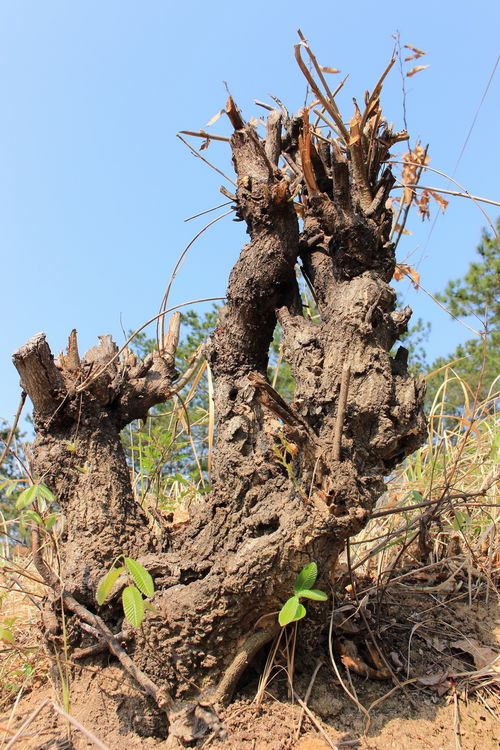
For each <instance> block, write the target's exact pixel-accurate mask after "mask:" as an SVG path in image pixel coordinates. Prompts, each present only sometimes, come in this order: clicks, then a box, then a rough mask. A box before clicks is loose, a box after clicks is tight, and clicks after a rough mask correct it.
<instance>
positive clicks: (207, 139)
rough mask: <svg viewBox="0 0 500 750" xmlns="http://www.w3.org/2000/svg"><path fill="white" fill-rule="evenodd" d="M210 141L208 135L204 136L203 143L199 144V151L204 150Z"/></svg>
mask: <svg viewBox="0 0 500 750" xmlns="http://www.w3.org/2000/svg"><path fill="white" fill-rule="evenodd" d="M211 143H212V141H211V139H210V138H208V137H207V138H205V140H204V141H203V143H202V144H201V146H200V151H205V149H207V148H208V147H209V146H210V144H211Z"/></svg>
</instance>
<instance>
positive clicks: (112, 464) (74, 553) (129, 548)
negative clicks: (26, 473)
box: [13, 321, 178, 603]
mask: <svg viewBox="0 0 500 750" xmlns="http://www.w3.org/2000/svg"><path fill="white" fill-rule="evenodd" d="M177 323H178V321H176V324H177ZM175 338H176V337H175V335H174V331H172V338H171V340H170V341H169V344H168V348H169V351H168V353H166V355H165V357H162V356H160V355H159V354H158V352H155V353H152V354H149V355H148V356H147V357H146V358H145V360H144V361H143V362H139V361H137V358H136V357H135V356H134V355H132V354H131V353H130V352H126V353H125V356H124V358H123V359H121V360H120V359H118V358H117V356H116V355H117V352H118V347H117V346H116V344H115V343H114V342H113V341H112V339H111V336H101V337H100V343H99V344H98V346H95V347H93V348H92V349H91V350H90V351H89V352H87V354H86V355H85V357H84V358H83V359H82V360H80V358H79V355H78V348H77V338H76V331H73V332H72V333H71V335H70V338H69V345H68V351H67V353H66V354H65V355H62V356H61V357H60V358H59V364H56V363H55V362H54V358H53V356H52V354H51V352H50V349H49V346H48V344H47V342H46V341H45V336H44V335H43V334H38V335H37V336H35V337H33V338H32V339H30V341H28V343H27V344H25V345H24V346H23V347H21V348H20V349H19V350H18V351H17V352H16V353H15V354H14V358H13V359H14V364H15V366H16V367H17V369H18V372H19V374H20V376H21V382H22V384H23V388H24V389H25V390H26V392H27V393H28V395H29V397H30V398H31V400H32V401H33V406H34V423H35V428H36V433H37V434H36V439H35V443H34V446H33V455H34V459H33V470H34V473H35V474H36V475H37V477H39V478H40V479H41V481H43V482H44V483H45V484H46V485H47V486H48V487H49V488H50V489H51V490H52V491H53V493H54V494H55V496H56V497H57V501H58V504H59V505H60V507H61V508H62V510H63V513H64V514H65V517H66V524H65V532H64V537H63V540H62V543H63V547H62V550H63V551H62V554H61V560H62V561H63V569H62V571H61V574H62V577H63V580H64V585H65V587H66V589H67V590H68V591H72V592H73V593H74V594H75V596H77V598H78V597H79V598H80V599H81V601H82V602H85V603H90V602H93V601H94V595H95V590H96V584H97V581H98V580H99V579H100V578H101V577H102V575H103V574H104V573H105V572H106V570H107V568H108V567H109V565H110V564H111V562H112V560H113V559H114V558H115V557H116V556H117V555H118V554H129V555H130V556H135V555H137V553H138V552H142V553H146V552H148V551H150V550H152V549H154V548H155V544H156V541H155V540H154V539H152V538H150V535H149V532H148V525H147V519H146V517H145V515H144V513H143V511H142V509H141V508H140V506H139V505H138V503H137V502H136V501H135V499H134V494H133V491H132V487H131V484H130V474H129V469H128V466H127V462H126V459H125V454H124V452H123V448H122V445H121V440H120V430H121V429H122V428H123V427H124V426H125V425H126V424H128V423H129V422H130V421H132V420H133V419H137V418H144V417H146V415H147V412H148V410H149V408H151V407H152V406H153V405H155V404H157V403H161V402H163V401H166V400H167V398H168V397H169V393H170V392H171V389H172V382H173V380H174V378H175V377H176V372H175V369H174V362H173V356H174V353H175V352H174V344H175ZM82 383H87V387H85V388H83V389H82V388H81V387H80V386H81V384H82Z"/></svg>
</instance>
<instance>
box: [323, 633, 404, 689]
mask: <svg viewBox="0 0 500 750" xmlns="http://www.w3.org/2000/svg"><path fill="white" fill-rule="evenodd" d="M335 646H336V648H337V651H338V652H339V654H340V660H341V662H342V664H343V665H344V667H346V668H347V669H350V670H351V671H352V672H355V673H356V674H359V675H361V676H362V677H368V678H369V679H370V680H388V679H390V677H391V673H390V671H389V670H388V669H373V667H370V666H369V665H368V664H366V662H364V661H363V659H361V657H360V656H358V649H357V647H356V644H355V643H354V642H353V641H348V640H347V639H345V638H339V639H338V640H336V641H335Z"/></svg>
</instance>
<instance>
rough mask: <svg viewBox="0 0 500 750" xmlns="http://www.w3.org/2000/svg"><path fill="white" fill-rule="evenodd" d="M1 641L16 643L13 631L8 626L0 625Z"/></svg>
mask: <svg viewBox="0 0 500 750" xmlns="http://www.w3.org/2000/svg"><path fill="white" fill-rule="evenodd" d="M0 641H3V642H4V643H14V636H13V635H12V631H11V630H9V629H8V628H4V627H2V626H1V625H0Z"/></svg>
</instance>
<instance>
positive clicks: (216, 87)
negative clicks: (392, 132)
mask: <svg viewBox="0 0 500 750" xmlns="http://www.w3.org/2000/svg"><path fill="white" fill-rule="evenodd" d="M297 27H301V28H302V30H303V32H304V34H305V35H306V36H307V37H308V39H309V41H310V43H311V45H312V47H313V49H314V50H315V52H316V54H317V56H318V58H319V59H320V62H322V63H323V64H325V65H330V66H335V67H338V68H341V69H342V72H343V73H350V79H349V81H348V83H347V84H346V86H345V87H344V92H343V93H342V96H341V97H340V104H341V106H342V109H343V111H344V117H345V118H346V119H347V118H348V117H350V116H351V107H352V103H351V97H352V96H356V97H357V98H358V99H360V100H361V99H362V96H363V92H364V90H365V89H366V88H371V87H372V86H373V85H374V83H375V82H376V80H377V78H378V76H379V74H380V72H381V71H382V70H383V68H384V67H385V65H386V63H387V61H388V59H389V57H390V55H391V51H392V48H393V39H392V38H391V35H392V34H393V33H394V32H395V31H396V30H399V32H400V34H401V41H402V43H409V44H412V45H414V46H416V47H419V48H421V49H423V50H426V51H427V53H428V54H427V56H426V58H424V60H422V62H423V63H424V64H428V65H429V66H430V67H429V68H428V69H427V70H425V71H424V72H422V73H419V74H418V75H416V76H414V77H413V78H408V79H406V86H407V111H408V124H409V129H410V132H411V134H412V136H413V138H417V137H418V138H421V139H422V141H424V142H425V143H427V142H428V143H430V154H431V157H432V166H434V167H435V168H437V169H440V170H442V171H444V172H447V173H452V172H453V171H454V168H455V164H456V161H457V158H458V156H459V153H460V151H461V149H462V146H463V144H464V141H465V139H466V136H467V133H468V131H469V128H470V126H471V123H472V121H473V118H474V115H475V113H476V110H477V108H478V105H479V103H480V100H481V97H482V94H483V92H484V89H485V86H486V84H487V81H488V78H489V76H490V74H491V71H492V69H493V66H494V64H495V61H496V58H497V56H498V53H499V43H498V29H499V28H500V5H499V4H498V3H495V2H493V0H489V1H488V2H483V1H482V0H477V2H475V3H473V4H470V3H465V2H460V1H458V2H457V0H454V2H451V1H448V0H439V1H438V2H435V1H434V2H427V0H423V1H421V2H419V3H411V4H410V3H390V4H386V5H385V6H384V5H381V4H380V3H378V4H377V3H373V2H366V0H361V1H360V2H357V3H355V4H353V3H338V2H335V3H333V2H328V0H325V1H324V2H323V3H303V2H295V0H289V1H288V2H281V1H280V0H267V1H266V2H262V0H254V1H253V2H251V3H235V2H220V1H219V0H213V1H212V2H209V3H207V2H197V1H194V2H193V1H191V2H185V3H181V2H170V1H169V0H163V1H162V2H160V1H159V0H143V2H139V1H138V0H136V1H135V2H131V1H129V0H106V2H102V0H101V1H100V2H97V1H94V0H72V2H68V0H45V2H40V0H33V1H31V2H30V1H28V0H1V1H0V96H1V100H2V117H1V118H0V253H1V258H2V291H1V294H2V335H1V337H0V363H1V364H0V368H1V369H0V372H1V386H2V387H1V388H0V416H3V417H6V418H8V419H9V418H11V415H12V414H13V413H14V412H15V410H16V406H17V402H18V399H19V388H18V383H17V381H18V378H17V373H16V371H15V370H14V367H13V366H12V364H11V354H12V352H13V351H14V350H15V349H16V348H17V347H19V346H20V345H22V344H23V343H24V342H25V341H26V340H27V339H28V338H29V337H30V336H32V335H33V334H34V333H37V332H39V331H44V332H45V333H46V334H47V336H48V340H49V343H50V346H51V348H52V350H53V352H54V353H57V352H58V351H59V350H61V349H62V348H63V347H64V346H65V344H66V339H67V335H68V333H69V331H70V330H71V329H72V328H73V327H75V328H77V329H78V332H79V339H80V343H81V349H82V350H83V351H85V350H86V349H88V348H89V347H90V346H92V345H93V344H94V343H95V341H96V337H97V335H99V334H103V333H112V334H113V335H114V336H115V338H116V340H117V341H119V342H121V341H123V336H122V332H121V325H123V327H124V328H125V330H130V329H133V328H136V327H138V326H139V325H141V323H142V322H144V321H145V320H147V319H148V318H149V317H150V316H152V315H154V314H155V313H156V312H157V310H158V306H159V303H160V300H161V297H162V294H163V291H164V288H165V285H166V283H167V281H168V278H169V275H170V271H171V269H172V267H173V265H174V263H175V260H176V258H177V256H178V254H179V252H180V250H181V249H182V248H183V247H184V245H185V244H186V243H187V242H188V240H189V239H190V238H191V237H192V235H193V234H194V233H195V231H197V230H198V229H199V228H201V226H202V225H203V222H204V219H202V220H198V222H196V221H193V222H190V223H188V224H185V223H184V221H183V220H184V218H186V217H188V216H190V215H192V214H194V213H196V212H198V211H202V210H204V209H207V208H209V207H211V206H213V205H216V204H217V203H220V202H221V201H222V200H223V199H222V198H221V196H220V194H219V192H218V187H219V185H220V184H221V183H222V182H223V180H222V179H221V178H220V177H219V176H218V175H216V174H215V172H212V171H211V170H210V169H208V168H207V167H205V166H204V165H203V164H202V163H201V161H200V160H198V159H195V158H193V157H192V155H191V154H190V153H189V152H188V151H187V150H186V148H185V147H184V146H183V145H182V144H181V143H180V141H179V140H178V139H176V137H175V135H176V133H177V132H178V131H179V130H182V129H192V130H196V129H199V128H201V127H204V126H205V124H206V123H207V121H208V120H209V119H210V118H211V117H212V115H214V114H215V112H216V111H217V110H218V109H220V108H221V107H222V106H224V102H225V99H226V92H225V88H224V84H223V81H227V83H228V85H229V87H230V89H231V91H232V93H233V96H234V98H235V99H236V101H237V103H238V105H239V106H240V107H241V109H242V110H243V113H244V115H245V116H246V117H247V118H249V117H250V116H252V115H253V114H261V113H262V110H259V108H257V107H255V105H254V104H253V99H254V98H258V99H266V96H267V94H268V93H272V94H275V95H277V96H279V97H280V98H281V99H282V100H283V101H284V102H285V103H286V104H287V105H288V107H289V108H290V109H291V110H293V109H297V108H299V107H300V106H301V105H302V104H303V100H304V94H305V87H304V81H303V79H302V78H301V75H300V72H299V71H298V69H297V66H296V64H295V62H294V59H293V45H294V44H295V43H296V41H297V36H296V29H297ZM419 62H420V61H419ZM499 93H500V70H497V74H496V76H495V78H494V80H493V83H492V85H491V88H490V90H489V93H488V96H487V97H486V100H485V101H484V103H483V105H482V107H481V109H480V111H479V115H478V118H477V121H476V124H475V127H474V129H473V131H472V134H471V136H470V140H469V142H468V145H467V147H466V150H465V153H464V155H463V157H462V159H461V161H460V164H459V166H458V169H457V171H456V175H455V176H456V178H457V179H458V180H459V182H461V183H462V184H464V185H465V186H466V187H467V188H468V190H470V191H471V192H473V193H476V194H478V195H483V196H486V197H489V198H493V199H496V200H498V199H499V193H500V190H499V181H498V174H499V166H500V165H499V161H500V159H499V145H498V143H499V141H498V122H499V121H500V104H499V102H500V97H499ZM383 105H384V108H385V113H386V116H387V117H388V118H389V119H390V120H392V121H393V122H394V123H395V125H396V126H397V127H398V128H400V127H402V97H401V79H400V76H399V73H398V70H397V68H396V69H395V70H394V72H393V74H392V78H391V80H390V81H389V84H388V86H387V89H386V94H385V97H384V99H383ZM212 130H213V132H215V133H217V132H224V131H227V125H226V124H224V123H223V122H222V119H221V120H220V121H219V122H218V123H216V124H215V125H214V126H213V128H212ZM204 153H207V152H204ZM208 157H209V158H210V159H211V160H213V161H215V162H216V163H218V164H219V165H221V166H222V167H223V168H225V169H230V166H229V160H228V156H227V148H226V146H225V145H224V144H215V143H214V144H212V146H211V147H210V149H209V151H208ZM426 183H427V184H430V185H438V186H441V187H450V185H449V184H448V183H447V182H445V181H443V180H439V178H437V177H436V176H431V175H429V176H428V177H426ZM489 213H490V216H491V217H492V218H493V220H494V219H495V218H496V215H497V213H498V209H495V208H490V211H489ZM484 225H485V219H484V217H483V216H482V214H481V213H480V212H479V211H478V209H477V208H476V207H475V206H474V205H473V204H471V203H470V202H469V201H466V200H461V199H455V200H454V201H452V203H451V204H450V207H449V209H448V211H447V213H446V215H445V216H444V217H441V218H440V219H439V220H438V222H437V224H436V226H435V228H434V230H433V232H432V234H431V235H430V237H429V232H430V228H431V224H425V225H422V224H421V222H420V219H418V218H417V217H416V216H415V217H414V218H413V219H412V221H411V224H410V226H409V228H410V229H411V230H412V232H413V234H412V235H411V236H409V237H407V238H405V241H404V243H402V244H401V245H400V250H399V255H400V260H407V258H408V257H409V258H410V260H409V261H408V262H411V263H413V264H414V265H416V266H417V267H418V270H419V271H420V273H421V276H422V283H423V285H424V286H425V287H426V288H427V289H429V290H430V291H432V292H435V291H439V290H440V289H442V288H443V287H444V286H445V284H446V282H447V281H448V280H449V279H450V278H452V277H457V276H460V275H462V274H463V273H464V272H465V271H466V269H467V266H468V264H469V262H470V261H471V260H472V259H473V256H474V249H475V246H476V244H477V242H478V240H479V237H480V233H481V229H482V227H483V226H484ZM244 241H245V235H244V230H243V226H242V225H241V224H235V223H234V222H232V221H231V220H230V217H229V218H228V219H225V220H223V221H222V222H220V223H218V224H217V225H216V226H215V227H214V228H213V229H212V230H211V231H210V232H209V233H207V234H205V235H204V236H203V237H202V239H201V240H200V241H199V242H198V243H197V244H196V245H195V246H194V247H193V249H192V250H191V253H190V255H189V257H188V259H187V260H186V263H185V264H184V266H183V268H182V270H181V272H180V274H179V276H178V278H177V280H176V283H175V286H174V290H173V292H172V296H171V300H172V303H174V304H175V303H179V302H182V301H185V300H189V299H195V298H199V297H211V296H217V295H223V294H224V291H225V285H226V279H227V276H228V272H229V270H230V268H231V265H232V263H233V262H234V260H235V258H236V257H237V253H238V251H239V248H240V247H241V245H242V243H243V242H244ZM405 288H406V287H405V286H404V285H403V286H401V291H402V292H405ZM405 294H406V296H407V300H408V301H409V303H410V304H411V305H412V306H413V308H414V310H415V312H416V315H420V316H422V317H423V318H425V319H428V320H430V321H431V322H432V326H433V331H432V336H431V340H430V342H429V344H428V352H429V356H430V358H431V359H432V358H433V357H435V356H437V355H439V354H446V353H447V352H450V351H452V350H453V348H454V347H455V346H456V344H457V343H458V342H459V341H461V340H463V339H464V338H467V337H468V334H467V332H466V331H465V330H464V329H462V328H461V327H460V326H459V325H458V324H457V323H454V322H453V321H450V320H449V319H448V318H447V316H446V314H445V313H443V312H442V311H440V310H439V309H438V308H436V307H435V306H433V305H432V303H429V300H428V298H427V297H426V296H425V295H424V294H423V293H422V292H420V293H418V294H417V295H416V294H414V293H413V292H408V293H405ZM120 319H121V321H122V322H120Z"/></svg>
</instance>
